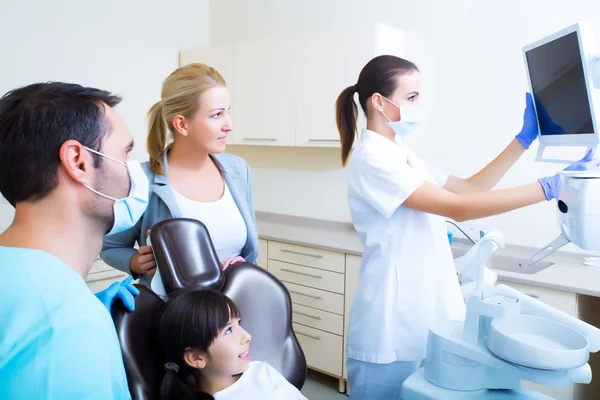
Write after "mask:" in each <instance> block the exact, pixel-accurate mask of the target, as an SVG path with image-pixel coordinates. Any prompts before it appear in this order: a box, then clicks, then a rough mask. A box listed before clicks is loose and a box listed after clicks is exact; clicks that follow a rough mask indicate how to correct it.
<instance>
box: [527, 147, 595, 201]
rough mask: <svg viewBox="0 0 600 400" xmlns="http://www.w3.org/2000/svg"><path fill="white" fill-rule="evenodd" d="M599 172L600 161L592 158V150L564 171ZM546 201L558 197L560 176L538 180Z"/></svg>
mask: <svg viewBox="0 0 600 400" xmlns="http://www.w3.org/2000/svg"><path fill="white" fill-rule="evenodd" d="M597 170H600V160H598V159H597V158H594V149H592V150H590V151H588V152H587V154H586V155H585V157H583V158H582V159H581V160H579V161H577V162H576V163H573V164H571V165H569V166H568V167H567V168H565V169H564V171H597ZM539 182H540V184H541V185H542V188H543V189H544V194H545V195H546V200H552V199H555V198H557V197H558V195H559V194H560V190H561V189H562V178H561V176H560V174H556V175H554V176H547V177H545V178H541V179H540V180H539Z"/></svg>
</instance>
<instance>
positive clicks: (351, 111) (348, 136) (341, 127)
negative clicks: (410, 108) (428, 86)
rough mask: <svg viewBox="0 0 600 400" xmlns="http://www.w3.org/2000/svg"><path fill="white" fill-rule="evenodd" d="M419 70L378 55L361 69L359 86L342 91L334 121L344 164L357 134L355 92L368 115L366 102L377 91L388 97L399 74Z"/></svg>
mask: <svg viewBox="0 0 600 400" xmlns="http://www.w3.org/2000/svg"><path fill="white" fill-rule="evenodd" d="M418 70H419V69H418V68H417V66H416V65H415V64H413V63H411V62H410V61H407V60H405V59H403V58H400V57H396V56H389V55H385V56H378V57H375V58H374V59H372V60H371V61H369V62H368V63H367V65H365V66H364V68H363V69H362V71H360V75H359V76H358V83H357V84H356V85H352V86H348V87H347V88H346V89H344V91H342V93H341V94H340V95H339V97H338V99H337V101H336V103H335V111H336V112H335V120H336V123H337V128H338V131H339V133H340V139H341V141H342V165H346V161H347V160H348V156H349V155H350V150H351V149H352V144H353V143H354V137H355V136H356V119H357V118H358V107H357V105H356V103H355V102H354V93H358V101H359V102H360V106H361V108H362V110H363V112H364V113H365V115H366V116H367V117H368V114H367V101H368V100H369V99H370V98H371V96H372V95H373V94H374V93H379V94H381V95H382V96H385V97H388V98H389V97H390V96H391V95H392V93H394V91H395V90H396V79H397V78H398V75H404V74H408V73H410V72H413V71H418Z"/></svg>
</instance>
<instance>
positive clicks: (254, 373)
mask: <svg viewBox="0 0 600 400" xmlns="http://www.w3.org/2000/svg"><path fill="white" fill-rule="evenodd" d="M213 397H214V398H215V400H237V399H247V400H307V399H306V397H304V396H303V395H302V394H301V393H300V391H299V390H298V389H296V387H295V386H293V385H292V384H291V383H289V382H288V381H287V380H286V379H285V378H284V377H283V375H281V374H280V373H279V372H278V371H277V370H276V369H275V368H273V367H271V366H270V365H269V364H267V363H266V362H263V361H253V362H251V363H250V367H248V370H247V371H246V372H244V373H243V374H242V376H241V377H240V379H238V381H237V382H236V383H234V384H233V385H231V386H229V387H228V388H227V389H224V390H221V391H220V392H217V393H215V394H214V395H213Z"/></svg>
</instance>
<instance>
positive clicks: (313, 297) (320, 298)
mask: <svg viewBox="0 0 600 400" xmlns="http://www.w3.org/2000/svg"><path fill="white" fill-rule="evenodd" d="M288 292H290V293H294V294H297V295H299V296H304V297H308V298H311V299H315V300H323V298H322V297H321V296H314V295H312V294H307V293H302V292H296V291H295V290H288Z"/></svg>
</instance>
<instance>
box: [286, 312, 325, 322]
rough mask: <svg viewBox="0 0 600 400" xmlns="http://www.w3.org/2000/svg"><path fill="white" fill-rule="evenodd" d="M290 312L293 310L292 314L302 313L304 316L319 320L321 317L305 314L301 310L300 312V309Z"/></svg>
mask: <svg viewBox="0 0 600 400" xmlns="http://www.w3.org/2000/svg"><path fill="white" fill-rule="evenodd" d="M292 312H293V313H294V314H298V315H303V316H305V317H308V318H312V319H316V320H318V321H320V320H321V317H319V316H318V315H317V316H315V315H310V314H306V313H303V312H300V311H292Z"/></svg>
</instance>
